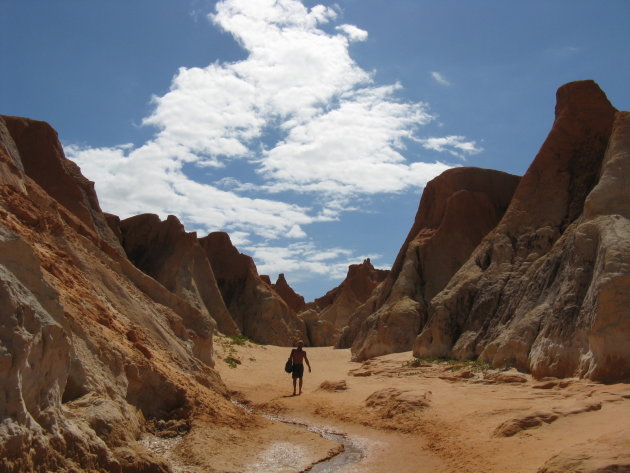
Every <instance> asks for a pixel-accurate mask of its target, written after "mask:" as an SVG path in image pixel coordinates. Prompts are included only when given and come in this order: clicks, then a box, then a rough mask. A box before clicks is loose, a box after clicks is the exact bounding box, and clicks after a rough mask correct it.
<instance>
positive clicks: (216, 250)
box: [199, 232, 308, 346]
mask: <svg viewBox="0 0 630 473" xmlns="http://www.w3.org/2000/svg"><path fill="white" fill-rule="evenodd" d="M199 243H200V244H201V247H202V248H203V249H204V251H205V252H206V255H207V257H208V260H209V261H210V264H211V266H212V269H213V270H214V274H215V277H216V280H217V284H218V286H219V289H220V290H221V294H222V296H223V300H224V301H225V305H226V306H227V308H228V310H229V311H230V314H231V315H232V318H233V319H234V321H235V322H236V325H237V326H238V328H239V329H240V331H241V332H242V333H243V335H246V336H247V337H249V338H251V339H252V340H255V341H256V342H259V343H265V344H271V345H279V346H293V345H294V344H295V342H296V341H297V340H303V341H304V342H305V343H307V344H308V337H307V334H306V327H305V325H304V321H303V320H301V319H300V318H298V317H297V315H296V314H295V312H294V311H293V310H292V309H291V308H290V307H289V306H288V305H287V303H286V302H285V301H284V300H283V299H282V297H280V296H279V295H278V294H277V293H276V292H275V291H274V290H273V289H272V287H271V286H270V285H269V284H268V283H267V282H266V281H264V280H263V278H261V277H260V276H259V275H258V270H257V269H256V264H255V263H254V260H253V259H252V258H251V257H250V256H247V255H244V254H243V253H240V252H239V251H238V250H237V249H236V247H235V246H234V245H233V244H232V241H231V240H230V237H229V235H228V234H227V233H223V232H214V233H210V234H209V235H208V236H206V237H203V238H200V239H199Z"/></svg>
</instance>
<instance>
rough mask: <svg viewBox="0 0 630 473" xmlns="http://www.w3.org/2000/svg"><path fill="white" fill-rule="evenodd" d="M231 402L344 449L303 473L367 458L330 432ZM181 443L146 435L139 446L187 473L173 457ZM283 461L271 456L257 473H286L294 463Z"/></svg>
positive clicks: (330, 471)
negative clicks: (286, 464) (288, 466)
mask: <svg viewBox="0 0 630 473" xmlns="http://www.w3.org/2000/svg"><path fill="white" fill-rule="evenodd" d="M232 402H233V403H234V405H236V406H237V407H239V408H241V409H243V410H245V411H247V412H249V413H250V414H255V415H259V416H261V417H265V418H266V419H269V420H271V421H274V422H282V423H283V424H288V425H292V426H295V427H299V428H301V429H305V430H308V431H309V432H313V433H315V434H317V435H319V436H321V437H323V438H325V439H327V440H332V441H333V442H336V443H338V444H339V445H341V447H342V448H341V450H340V451H339V453H337V454H335V455H333V456H332V457H330V458H327V459H325V460H322V461H321V462H319V463H315V464H313V465H311V466H310V467H309V468H307V469H305V470H302V471H301V472H300V473H306V472H309V473H335V472H337V471H339V470H340V469H342V468H344V467H347V466H350V465H353V464H356V463H359V462H360V461H361V460H362V459H363V458H364V457H365V453H364V450H363V448H361V447H360V446H359V445H358V444H357V443H355V442H353V441H352V440H350V439H349V438H348V437H347V436H346V435H344V434H341V433H338V432H334V431H332V430H331V429H328V428H325V427H319V426H313V425H308V424H305V423H303V422H298V421H296V420H292V419H285V418H283V417H280V416H277V415H272V414H264V413H260V412H256V411H254V410H253V409H251V408H250V407H248V406H246V405H245V404H243V403H240V402H238V401H232ZM182 440H183V436H177V437H173V438H160V437H156V436H155V435H152V434H149V433H146V434H145V435H144V436H143V437H142V439H141V440H140V443H141V444H142V445H144V446H145V447H146V448H147V449H148V450H150V451H152V452H154V453H157V454H158V455H160V456H162V457H163V458H165V459H166V460H167V461H168V462H169V463H170V464H171V468H172V469H173V471H174V472H175V473H185V472H186V471H188V469H187V468H186V466H185V465H181V464H179V463H178V462H177V461H176V460H175V458H173V456H172V451H173V448H175V447H176V446H177V444H179V443H180V442H181V441H182ZM288 447H291V445H290V444H288ZM279 457H280V458H279ZM281 457H282V455H281V454H280V455H278V454H272V455H271V458H269V459H268V460H267V461H265V462H264V465H258V466H257V467H256V469H255V472H256V473H261V472H262V471H264V472H265V473H271V472H273V471H281V470H283V465H282V464H281V463H287V460H288V462H291V459H290V458H289V459H286V458H281ZM259 467H261V468H259Z"/></svg>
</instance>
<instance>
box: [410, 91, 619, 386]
mask: <svg viewBox="0 0 630 473" xmlns="http://www.w3.org/2000/svg"><path fill="white" fill-rule="evenodd" d="M629 180H630V117H629V114H628V112H616V110H615V109H614V108H613V106H612V105H611V104H610V103H609V101H608V99H607V98H606V96H605V94H604V93H603V92H602V91H601V90H600V88H599V87H598V86H597V85H596V84H595V83H594V82H592V81H581V82H572V83H569V84H566V85H564V86H563V87H561V88H560V89H559V90H558V93H557V105H556V118H555V122H554V124H553V127H552V129H551V131H550V133H549V135H548V137H547V139H546V141H545V142H544V144H543V146H542V147H541V149H540V151H539V153H538V155H537V156H536V158H535V159H534V161H533V163H532V165H531V166H530V168H529V169H528V171H527V172H526V174H525V176H524V177H523V178H522V179H521V182H520V184H519V186H518V188H517V190H516V192H515V194H514V198H513V200H512V202H511V204H510V207H509V209H508V210H507V211H506V213H505V215H504V217H503V218H502V219H501V222H500V223H499V224H498V226H497V227H496V228H495V229H494V230H493V231H492V232H491V233H490V234H489V235H488V236H487V237H486V238H485V239H484V240H483V241H482V243H481V244H480V245H479V246H478V247H477V248H476V250H475V251H474V252H473V254H472V255H471V257H470V258H469V259H468V261H467V262H466V263H465V264H464V265H463V266H462V268H461V269H460V270H459V271H458V272H457V274H455V275H454V276H453V278H452V279H451V281H450V282H449V284H448V285H447V287H446V288H445V289H444V290H443V291H441V292H440V293H439V294H437V295H436V296H435V297H434V298H433V299H432V300H431V303H430V305H429V311H428V312H429V320H428V322H427V324H426V326H424V327H423V330H422V333H421V334H420V335H419V336H418V337H417V339H416V341H415V344H414V354H415V355H416V356H420V357H422V356H449V357H455V358H477V357H479V358H480V359H482V360H486V361H488V362H490V363H491V364H492V365H493V366H496V367H499V366H504V365H508V366H516V367H517V368H518V369H522V370H527V371H531V372H532V373H533V374H534V375H535V376H539V377H542V376H563V377H564V376H583V377H588V378H592V379H597V380H603V381H612V380H618V379H624V378H628V377H630V344H628V337H629V336H630V222H629V220H628V218H629V217H630V200H629V197H630V191H629V188H628V184H627V183H628V182H629Z"/></svg>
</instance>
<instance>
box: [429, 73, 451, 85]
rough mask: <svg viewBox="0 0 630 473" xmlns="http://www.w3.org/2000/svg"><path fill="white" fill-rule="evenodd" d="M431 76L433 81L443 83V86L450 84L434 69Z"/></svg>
mask: <svg viewBox="0 0 630 473" xmlns="http://www.w3.org/2000/svg"><path fill="white" fill-rule="evenodd" d="M431 77H433V79H434V80H435V82H437V83H438V84H440V85H443V86H445V87H448V86H449V85H451V83H450V82H449V81H448V80H446V78H445V77H444V76H443V75H442V74H440V73H439V72H435V71H434V72H432V73H431Z"/></svg>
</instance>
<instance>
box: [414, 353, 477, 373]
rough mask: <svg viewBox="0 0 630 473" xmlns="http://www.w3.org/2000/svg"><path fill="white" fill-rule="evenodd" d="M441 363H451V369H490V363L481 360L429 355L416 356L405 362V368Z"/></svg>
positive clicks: (449, 368)
mask: <svg viewBox="0 0 630 473" xmlns="http://www.w3.org/2000/svg"><path fill="white" fill-rule="evenodd" d="M429 363H430V364H441V365H449V367H448V370H449V371H455V370H459V369H461V368H470V369H472V370H475V371H487V370H489V369H490V365H489V364H488V363H487V362H485V361H481V360H453V359H451V358H439V357H435V356H432V357H428V358H414V359H412V360H409V361H405V362H403V367H404V368H419V367H421V366H424V365H426V364H429Z"/></svg>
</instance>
